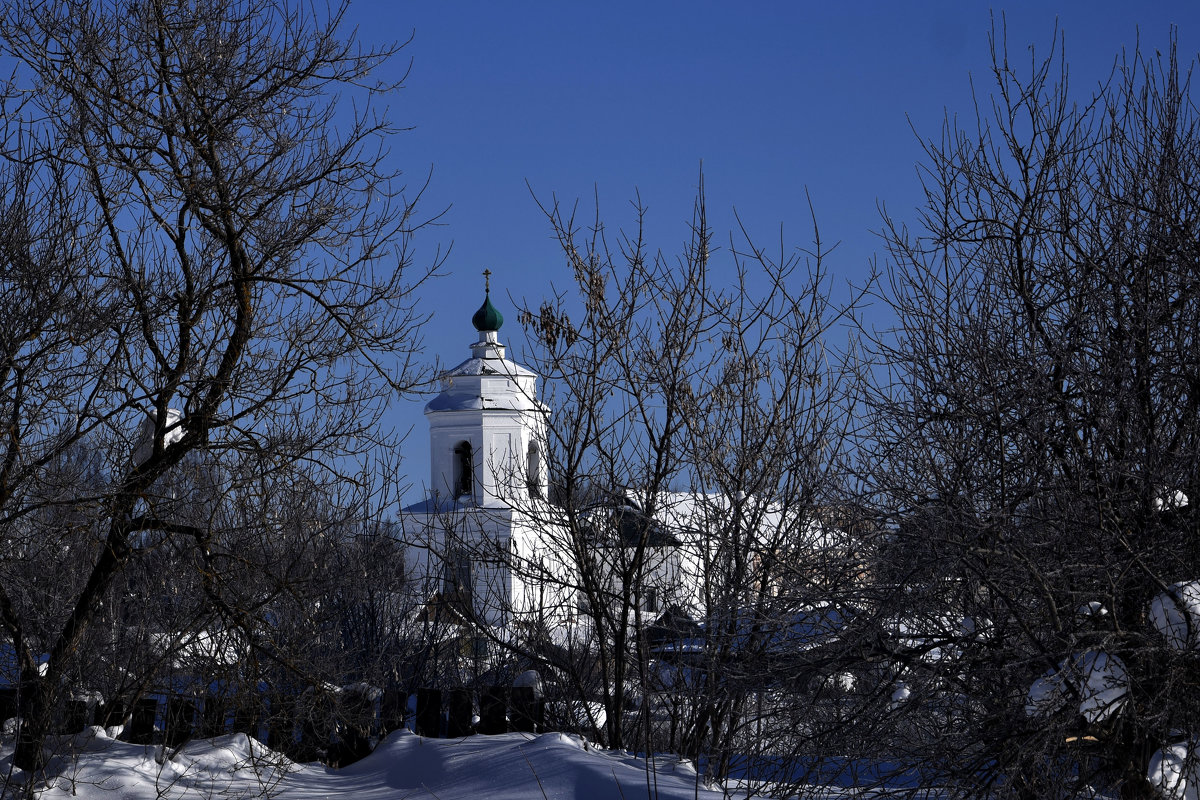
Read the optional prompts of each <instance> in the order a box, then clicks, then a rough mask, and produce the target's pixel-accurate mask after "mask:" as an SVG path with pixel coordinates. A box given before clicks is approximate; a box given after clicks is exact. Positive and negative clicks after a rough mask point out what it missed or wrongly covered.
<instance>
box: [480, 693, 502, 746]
mask: <svg viewBox="0 0 1200 800" xmlns="http://www.w3.org/2000/svg"><path fill="white" fill-rule="evenodd" d="M507 716H508V687H506V686H490V687H488V688H487V689H485V690H484V692H483V695H482V696H480V698H479V732H480V733H482V734H486V735H489V736H494V735H496V734H499V733H508V719H507Z"/></svg>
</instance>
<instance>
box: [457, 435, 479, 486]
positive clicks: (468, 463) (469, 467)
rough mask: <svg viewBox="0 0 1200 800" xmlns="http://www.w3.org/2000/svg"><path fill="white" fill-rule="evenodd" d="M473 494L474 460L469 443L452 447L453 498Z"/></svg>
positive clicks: (460, 443)
mask: <svg viewBox="0 0 1200 800" xmlns="http://www.w3.org/2000/svg"><path fill="white" fill-rule="evenodd" d="M474 493H475V458H474V453H473V452H472V450H471V443H470V442H465V441H464V442H459V443H458V444H457V445H455V446H454V496H455V497H461V496H463V495H471V494H474Z"/></svg>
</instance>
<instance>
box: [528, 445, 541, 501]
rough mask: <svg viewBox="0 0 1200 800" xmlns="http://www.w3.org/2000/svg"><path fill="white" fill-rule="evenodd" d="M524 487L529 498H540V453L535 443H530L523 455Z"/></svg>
mask: <svg viewBox="0 0 1200 800" xmlns="http://www.w3.org/2000/svg"><path fill="white" fill-rule="evenodd" d="M525 487H526V488H527V489H528V490H529V496H530V497H541V496H542V451H541V448H539V447H538V445H537V442H530V443H529V450H528V451H527V452H526V454H525Z"/></svg>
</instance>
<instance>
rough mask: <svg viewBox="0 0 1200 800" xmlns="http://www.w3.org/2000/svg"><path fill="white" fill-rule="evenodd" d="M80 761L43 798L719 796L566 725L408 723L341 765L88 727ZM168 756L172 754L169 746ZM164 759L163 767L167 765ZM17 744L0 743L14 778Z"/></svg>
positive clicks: (226, 740) (697, 799) (664, 763)
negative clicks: (421, 732)
mask: <svg viewBox="0 0 1200 800" xmlns="http://www.w3.org/2000/svg"><path fill="white" fill-rule="evenodd" d="M57 745H58V747H59V748H61V749H62V750H64V751H66V750H67V749H68V748H70V749H72V750H74V751H75V754H74V757H70V758H69V757H67V756H65V755H64V756H60V757H57V758H56V759H55V760H54V762H53V763H52V771H53V772H54V773H55V774H57V775H58V777H57V778H56V779H54V781H53V782H52V784H51V785H50V786H49V787H48V788H46V789H44V790H43V791H42V792H41V793H40V797H42V798H47V799H48V798H67V797H74V798H83V799H84V800H143V798H145V800H156V799H157V798H162V799H163V800H170V799H175V798H177V799H179V800H182V799H183V798H197V800H199V798H251V797H259V796H270V797H272V798H280V800H316V799H317V798H342V797H344V798H362V799H363V800H374V799H376V798H378V800H382V799H383V798H389V800H390V799H392V798H396V799H399V798H406V799H407V798H412V799H413V800H420V799H424V798H429V799H430V800H478V799H479V798H490V799H491V800H510V798H511V800H518V799H519V800H526V799H527V798H534V799H535V800H536V798H548V800H560V799H561V800H571V799H572V798H576V799H578V800H602V799H603V800H607V798H623V800H634V798H650V797H657V798H663V800H670V799H673V798H678V799H679V800H683V798H694V800H718V798H722V797H724V795H723V794H722V793H721V792H719V791H712V790H709V789H706V788H705V787H704V786H703V783H702V781H700V779H699V778H698V776H697V774H696V770H695V768H694V767H693V766H692V765H691V764H690V763H688V762H680V761H676V760H674V759H662V758H659V759H655V760H654V761H653V762H650V763H647V762H646V761H645V760H642V759H637V758H634V757H632V756H630V755H627V754H625V753H620V752H611V751H604V750H597V749H596V748H595V747H593V746H590V745H585V744H584V743H583V742H582V741H581V740H580V739H578V738H577V737H573V736H566V735H564V734H559V733H546V734H542V735H540V736H534V735H532V734H521V733H510V734H505V735H503V736H472V737H469V738H465V739H425V738H422V737H420V736H416V735H415V734H413V733H410V732H408V731H396V732H395V733H393V734H391V735H389V736H388V737H387V738H386V739H385V740H384V741H382V742H381V743H380V744H379V746H378V747H377V748H376V750H375V752H374V753H372V754H371V755H370V756H368V757H367V758H365V759H363V760H362V761H359V762H358V763H356V764H353V765H351V766H349V767H346V768H344V769H341V770H331V769H328V768H326V767H324V766H322V765H320V764H294V763H292V762H289V761H288V760H287V759H285V758H283V757H282V756H280V755H279V754H277V753H274V752H272V751H270V750H268V749H267V748H266V747H265V746H263V745H261V744H259V743H258V742H257V741H254V740H252V739H248V738H247V737H246V736H245V735H243V734H233V735H229V736H222V737H219V738H216V739H202V740H196V741H193V742H190V743H189V744H187V745H186V746H185V747H184V748H183V749H182V750H181V751H180V752H178V753H177V754H175V756H174V758H173V759H166V758H163V755H164V754H163V752H162V749H161V747H158V746H149V747H147V746H144V745H134V744H128V743H126V742H121V741H118V740H116V739H112V738H110V737H108V736H107V735H105V733H104V730H103V729H101V728H91V729H89V730H88V731H85V732H84V733H82V734H79V735H78V736H75V737H66V738H64V739H62V740H60V741H58V742H57ZM168 755H169V753H168ZM160 762H161V763H160ZM11 764H12V748H11V744H9V745H7V746H5V747H3V748H2V749H0V770H3V776H4V777H5V779H6V780H5V783H6V786H7V787H8V788H9V789H15V788H16V786H17V785H18V784H19V782H20V780H21V776H20V773H19V772H13V771H12V766H11Z"/></svg>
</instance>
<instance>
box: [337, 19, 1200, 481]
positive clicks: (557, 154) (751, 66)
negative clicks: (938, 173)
mask: <svg viewBox="0 0 1200 800" xmlns="http://www.w3.org/2000/svg"><path fill="white" fill-rule="evenodd" d="M351 2H352V4H351V7H350V16H349V20H348V22H349V23H350V24H352V25H357V26H358V35H359V37H360V39H362V40H363V41H364V42H365V43H367V44H370V43H381V42H386V41H390V40H405V39H408V38H409V37H410V36H411V37H412V40H411V42H410V43H409V44H408V45H407V46H406V47H405V48H404V50H403V51H402V52H401V54H400V57H399V58H397V60H396V61H395V62H394V63H393V64H391V65H390V68H391V69H393V70H395V72H394V75H397V76H398V75H399V74H401V73H402V72H403V70H405V69H408V68H409V67H411V69H410V71H409V74H408V77H407V78H406V80H405V87H404V89H403V90H402V91H401V92H400V93H398V94H397V95H396V96H394V97H393V98H392V101H391V115H392V117H393V119H394V120H395V122H396V123H398V124H400V125H403V126H406V127H408V126H411V127H412V130H410V131H406V132H403V133H400V134H398V135H396V136H395V137H394V139H393V140H392V142H391V146H392V154H391V159H392V160H393V163H394V165H395V166H396V167H398V168H400V169H403V170H404V171H405V173H406V177H407V179H408V181H409V183H410V184H411V185H413V186H415V185H418V184H420V183H422V182H423V180H424V177H425V175H426V174H427V173H429V172H430V170H432V175H431V179H430V180H431V183H430V185H429V188H428V190H427V191H426V194H425V196H424V199H423V203H424V205H423V208H424V210H425V211H426V212H427V213H432V212H434V211H437V210H441V209H446V213H445V214H444V215H443V216H442V217H441V218H440V220H439V224H438V225H437V226H436V227H430V228H427V229H425V230H423V231H421V232H420V233H419V235H418V237H417V240H416V243H415V244H416V256H417V259H418V260H421V259H425V260H428V259H430V258H432V257H433V254H434V253H435V252H436V251H437V250H438V249H439V248H440V249H441V250H442V251H444V250H445V249H446V248H447V247H450V248H451V249H450V254H449V256H448V257H447V259H446V262H445V265H444V270H443V272H444V277H442V278H440V279H438V280H436V281H434V282H433V283H431V284H428V285H427V286H425V287H423V288H422V290H421V304H422V306H423V307H424V308H426V309H427V310H428V311H429V312H430V313H431V314H432V315H433V319H432V321H431V323H430V324H429V326H428V328H427V329H426V330H425V332H424V340H425V352H426V357H427V358H428V359H429V361H430V362H432V361H433V360H434V359H438V360H439V361H440V362H441V363H443V364H446V365H453V364H455V363H457V362H458V361H460V360H461V359H463V358H465V357H466V355H467V346H468V344H469V343H470V342H471V341H473V340H474V330H473V329H472V328H471V325H470V316H471V314H472V313H473V312H474V310H475V308H476V307H478V305H479V303H480V302H481V301H482V296H483V285H482V278H481V277H480V272H481V271H482V270H483V269H484V268H485V267H486V268H488V269H491V270H492V272H493V273H494V275H493V278H492V281H493V299H494V301H495V302H496V305H497V306H498V307H499V308H500V310H501V311H502V312H503V313H504V314H505V316H506V317H507V319H508V322H507V323H506V325H505V327H504V329H503V330H502V332H501V334H502V336H501V338H502V340H503V341H505V342H506V343H507V344H509V345H510V347H511V354H512V355H514V356H516V357H517V358H518V360H519V359H520V352H521V349H522V345H523V338H522V335H521V332H520V329H519V327H518V326H517V324H516V313H515V309H514V307H513V302H512V301H511V300H510V299H509V297H510V296H511V297H512V298H515V299H518V300H520V299H524V300H525V301H527V302H529V303H531V304H534V305H536V304H537V303H538V301H539V300H540V299H541V298H542V297H544V296H546V295H547V294H549V293H550V292H551V291H552V287H555V286H557V287H559V288H560V289H566V288H569V281H570V273H569V271H568V270H567V268H566V266H565V263H564V261H563V259H562V257H561V256H560V255H559V253H558V252H557V249H556V245H555V243H554V241H553V240H552V239H551V231H550V227H549V226H548V225H547V223H546V221H545V219H544V217H543V216H542V215H541V212H540V211H539V210H538V207H537V205H536V204H535V202H534V200H533V198H532V196H531V194H530V188H532V190H533V192H535V193H536V194H537V195H538V197H540V198H544V199H547V200H548V199H549V198H550V197H551V195H556V196H557V197H558V198H559V199H560V200H562V201H566V202H573V201H575V200H576V199H580V200H581V205H582V207H584V208H586V209H588V210H589V213H590V209H591V207H592V201H593V194H594V193H598V194H599V198H600V204H601V212H602V215H603V216H604V217H605V219H606V220H607V222H608V225H609V226H610V228H615V227H619V226H621V225H622V224H628V223H629V222H630V221H631V220H632V217H631V215H630V205H629V201H630V199H631V198H632V197H633V196H634V193H635V191H636V192H639V193H640V196H641V198H642V201H643V203H644V204H645V205H646V206H648V208H649V215H650V216H649V225H648V231H649V234H650V240H651V242H652V243H653V244H654V246H655V247H657V248H660V249H661V250H662V251H663V252H664V253H667V254H672V253H674V252H677V251H678V250H679V248H680V245H681V244H682V243H683V242H684V241H685V239H686V236H687V229H686V223H687V222H688V220H689V218H690V214H691V208H692V200H693V198H694V196H695V192H696V185H697V178H698V175H699V172H700V165H701V162H703V167H704V177H705V187H706V194H707V199H708V209H709V217H710V221H711V222H712V223H713V224H714V226H715V228H716V230H717V231H718V234H719V235H718V239H720V243H721V244H723V245H724V244H727V242H728V235H727V233H726V234H721V233H720V232H722V231H725V232H728V231H729V230H730V229H731V228H732V226H733V224H734V219H733V210H734V209H736V210H737V212H738V214H739V215H740V217H741V218H742V220H743V221H744V222H746V223H747V225H748V227H749V229H750V232H751V233H752V235H753V236H754V237H755V239H756V240H758V241H759V242H760V243H762V244H767V243H771V244H775V245H777V244H778V242H779V237H780V230H781V226H782V230H783V237H784V239H785V241H786V242H787V243H788V244H789V246H796V247H799V246H805V245H807V244H809V243H810V240H811V220H810V217H809V211H808V206H807V201H806V199H805V191H806V189H807V192H808V193H809V195H810V196H811V198H812V202H813V207H814V209H815V212H816V217H817V222H818V223H819V225H820V229H821V235H822V239H823V241H824V242H825V243H826V244H832V243H834V242H837V243H838V247H837V248H836V250H835V251H834V253H833V255H832V256H831V258H830V260H829V262H828V265H829V266H830V268H831V270H832V272H833V274H834V275H835V277H836V279H837V280H839V281H841V282H847V281H849V282H854V281H859V280H861V279H862V278H863V277H864V276H865V275H866V274H867V272H868V270H869V265H870V263H871V261H872V259H879V260H880V261H882V260H883V258H884V253H883V248H882V246H881V242H880V241H879V239H878V237H877V236H876V235H875V233H874V232H875V231H877V230H879V228H880V212H879V208H880V207H881V206H886V207H887V209H888V211H889V212H890V213H891V214H892V215H894V216H896V217H897V218H900V219H914V218H915V214H914V213H913V209H914V207H915V206H916V204H917V203H918V201H919V199H920V198H919V191H920V187H919V183H918V181H917V172H916V167H917V164H918V163H919V161H920V159H921V154H920V143H919V141H918V138H917V134H920V135H923V136H927V137H934V136H937V134H938V131H939V128H940V125H941V123H942V120H943V119H944V117H945V115H947V114H950V115H954V114H958V115H959V116H960V118H962V117H968V118H969V117H972V116H973V115H974V109H973V105H972V101H971V87H972V82H973V83H974V85H975V87H976V89H977V91H978V92H979V94H980V95H981V96H983V95H985V94H986V92H988V91H989V90H990V85H991V84H990V75H989V67H990V60H989V53H988V32H989V29H990V27H991V25H992V19H993V15H994V16H995V18H996V19H997V20H999V19H1000V15H1001V13H1003V15H1004V18H1005V20H1006V22H1007V37H1008V49H1009V53H1010V57H1011V58H1012V59H1013V60H1014V61H1016V62H1017V63H1021V64H1024V63H1028V57H1029V50H1028V48H1029V46H1030V45H1033V46H1034V47H1035V48H1036V49H1037V51H1038V52H1039V53H1040V52H1045V51H1046V49H1047V48H1048V47H1049V45H1050V43H1051V41H1052V35H1053V33H1054V30H1055V24H1056V21H1057V25H1058V30H1059V31H1060V33H1061V34H1062V36H1063V38H1064V40H1065V44H1066V54H1067V61H1068V63H1069V65H1070V70H1071V86H1072V90H1073V91H1074V92H1075V93H1076V94H1077V95H1078V96H1080V97H1083V96H1085V95H1086V94H1087V93H1089V92H1090V90H1091V89H1092V88H1094V87H1095V86H1096V84H1097V83H1098V82H1099V81H1101V80H1102V79H1103V78H1105V77H1106V76H1107V75H1108V74H1109V72H1110V70H1111V67H1112V65H1113V62H1114V59H1115V58H1116V57H1117V56H1118V54H1119V53H1120V52H1121V50H1122V48H1126V49H1132V47H1133V46H1134V45H1135V43H1136V42H1137V40H1138V39H1139V38H1140V40H1141V42H1142V48H1143V50H1144V51H1146V52H1151V53H1152V52H1153V50H1154V49H1156V48H1157V49H1165V47H1166V44H1167V42H1168V40H1169V35H1170V31H1171V26H1172V25H1175V26H1177V29H1178V41H1179V49H1180V52H1181V54H1182V55H1183V56H1184V57H1185V58H1190V60H1191V63H1193V64H1194V63H1196V54H1197V52H1200V3H1193V2H1178V3H1155V2H1141V3H1118V2H1096V1H1093V2H1063V3H1058V4H1052V3H1037V2H1026V3H1009V4H1006V5H997V6H989V5H987V4H986V3H970V2H931V3H916V2H909V3H883V2H878V3H850V2H847V3H820V4H818V3H815V2H798V1H797V2H788V3H784V2H778V3H772V2H762V3H742V4H738V7H735V6H734V4H733V3H715V2H690V3H687V4H684V3H665V2H660V3H653V2H642V3H627V2H608V3H604V4H598V3H597V4H583V3H553V4H551V3H518V2H511V3H495V2H488V3H484V2H477V3H454V2H438V3H405V2H392V0H351ZM914 129H915V131H916V133H914ZM727 259H728V256H727V255H725V256H722V254H721V253H717V255H716V257H715V261H714V266H715V267H717V268H718V269H721V268H724V267H727V266H728V260H727ZM882 314H883V312H882V311H881V310H879V311H874V312H873V311H871V310H868V317H872V316H877V317H879V319H880V321H881V322H882V323H883V324H886V318H885V317H883V316H882ZM426 399H427V398H426ZM424 402H425V399H422V398H402V399H399V400H397V401H396V402H395V403H394V405H393V407H392V409H391V411H390V412H389V421H390V423H391V424H393V425H395V426H396V427H397V429H399V430H402V431H403V430H407V429H409V428H411V429H412V433H411V434H410V436H409V439H408V442H407V445H406V446H405V448H404V452H405V455H406V458H405V461H404V463H403V464H402V465H401V472H402V475H400V476H398V477H400V478H402V479H403V480H404V481H405V482H407V483H409V484H411V487H412V488H410V489H409V490H407V491H406V492H405V494H404V496H405V497H406V498H407V499H416V498H417V496H418V495H419V494H420V491H421V487H422V485H423V484H424V483H426V482H427V481H428V469H429V466H428V455H427V435H426V433H427V428H426V425H425V420H424V418H423V416H422V413H421V412H422V407H423V405H424ZM405 476H406V477H405Z"/></svg>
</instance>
